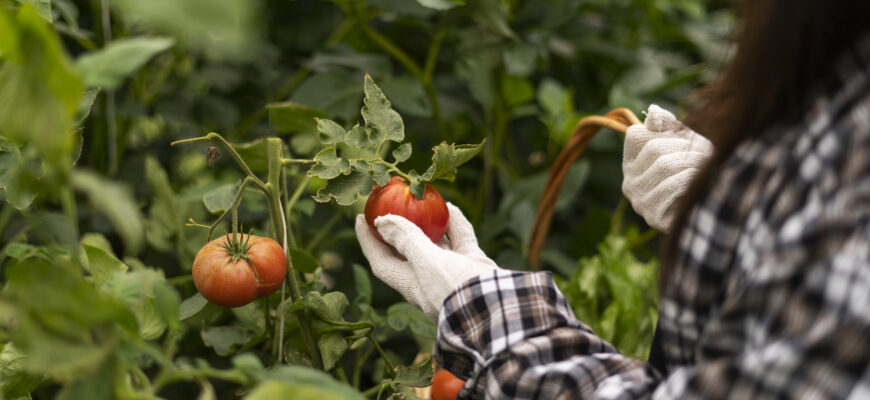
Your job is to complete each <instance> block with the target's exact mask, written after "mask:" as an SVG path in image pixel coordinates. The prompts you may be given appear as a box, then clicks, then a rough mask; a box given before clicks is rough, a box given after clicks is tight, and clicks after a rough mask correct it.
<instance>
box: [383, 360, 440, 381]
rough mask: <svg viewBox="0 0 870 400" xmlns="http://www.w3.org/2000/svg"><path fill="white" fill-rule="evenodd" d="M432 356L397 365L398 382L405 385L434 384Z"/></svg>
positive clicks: (395, 379)
mask: <svg viewBox="0 0 870 400" xmlns="http://www.w3.org/2000/svg"><path fill="white" fill-rule="evenodd" d="M432 375H433V372H432V357H425V358H424V359H423V360H421V361H420V362H418V363H416V364H414V365H411V366H407V367H406V366H404V365H400V366H398V367H396V377H395V378H394V379H393V380H394V381H396V382H399V383H401V384H402V385H405V386H413V387H424V386H429V385H431V384H432Z"/></svg>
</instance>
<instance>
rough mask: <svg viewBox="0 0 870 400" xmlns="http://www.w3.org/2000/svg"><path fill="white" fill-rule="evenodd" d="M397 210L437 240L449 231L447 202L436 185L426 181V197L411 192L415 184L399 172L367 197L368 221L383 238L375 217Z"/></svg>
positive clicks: (394, 213) (394, 212) (395, 212)
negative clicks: (400, 175) (410, 183)
mask: <svg viewBox="0 0 870 400" xmlns="http://www.w3.org/2000/svg"><path fill="white" fill-rule="evenodd" d="M387 214H393V215H399V216H402V217H405V218H407V219H408V220H409V221H411V222H413V223H414V224H416V225H417V226H419V227H420V229H422V230H423V233H425V234H426V236H428V237H429V239H431V240H432V241H433V242H438V240H440V239H441V237H442V236H444V233H445V232H447V217H448V215H449V211H447V203H445V202H444V198H442V197H441V194H440V193H438V191H437V190H435V187H434V186H432V185H430V184H428V183H427V184H426V190H424V191H423V200H420V199H418V198H417V197H415V196H414V195H413V194H412V193H411V187H410V186H408V183H407V182H405V180H404V179H402V178H401V177H398V176H394V177H392V178H390V181H389V182H387V184H386V185H384V186H377V187H375V188H374V190H372V194H371V195H370V196H369V199H368V201H366V208H365V216H366V222H368V224H369V226H370V227H372V229H374V230H375V234H376V235H377V236H378V238H379V239H382V238H381V235H380V234H378V232H377V229H375V218H377V217H380V216H382V215H387Z"/></svg>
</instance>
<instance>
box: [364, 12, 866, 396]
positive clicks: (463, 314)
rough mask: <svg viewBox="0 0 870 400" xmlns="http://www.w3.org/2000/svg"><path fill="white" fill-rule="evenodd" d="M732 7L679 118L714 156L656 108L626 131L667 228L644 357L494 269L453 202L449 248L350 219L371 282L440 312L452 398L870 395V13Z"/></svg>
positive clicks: (629, 178) (402, 223) (542, 280)
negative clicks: (725, 36)
mask: <svg viewBox="0 0 870 400" xmlns="http://www.w3.org/2000/svg"><path fill="white" fill-rule="evenodd" d="M740 12H741V21H742V24H741V30H740V33H739V37H738V46H737V53H736V54H735V56H734V59H733V60H732V61H731V63H730V65H729V67H728V68H727V69H726V70H725V71H724V74H723V76H722V78H721V79H719V80H718V82H717V83H716V84H714V85H713V86H711V87H710V88H709V89H708V90H706V91H705V92H703V97H704V99H705V101H706V102H705V103H704V104H703V105H701V106H700V107H699V108H697V109H696V110H695V111H694V112H693V114H692V115H691V116H690V118H689V120H688V121H689V124H690V125H691V126H692V127H694V128H696V129H698V130H699V131H700V132H704V133H705V135H707V137H709V139H710V141H711V142H712V145H710V144H707V143H706V142H705V140H704V139H703V138H701V137H700V136H698V135H697V134H695V133H694V132H692V131H691V130H689V129H688V128H685V127H684V126H683V125H682V124H681V123H680V122H679V121H677V120H676V119H674V118H673V116H672V115H670V114H669V113H667V112H665V111H664V110H661V109H659V108H657V107H651V109H650V113H649V116H648V117H647V120H646V122H645V124H644V125H643V126H641V125H636V126H633V127H631V129H629V132H628V133H627V135H626V142H625V159H624V164H623V172H624V175H625V180H624V183H623V191H624V192H625V194H626V196H627V197H628V198H629V200H630V201H631V202H632V205H633V206H634V208H635V209H636V210H637V211H638V213H639V214H641V215H643V216H644V217H645V218H646V219H647V221H648V222H650V224H651V225H653V226H656V227H658V228H659V229H662V230H665V231H670V232H671V235H670V236H669V238H668V240H667V242H668V245H667V246H666V249H665V254H663V258H662V260H663V262H662V274H661V276H660V282H659V284H660V297H661V300H660V306H659V324H658V328H657V334H656V339H655V343H654V346H653V351H652V353H651V362H652V363H646V362H643V361H640V360H635V359H631V358H628V357H625V356H623V355H621V354H619V353H618V352H617V351H616V350H615V349H614V348H613V347H612V346H611V345H609V344H608V343H606V342H604V341H603V340H601V339H600V338H598V337H597V336H595V334H594V332H592V331H591V330H590V329H589V328H588V327H587V326H586V325H584V324H583V323H582V322H580V321H578V320H577V319H576V318H575V317H574V315H573V313H572V312H571V310H570V308H569V307H568V306H567V304H566V303H565V300H564V298H563V297H562V295H561V293H559V291H558V289H557V288H556V286H555V285H554V284H553V282H552V279H551V277H550V275H549V274H548V273H520V272H512V271H507V270H501V269H498V267H497V266H496V265H495V263H493V262H492V261H491V260H490V259H489V258H487V257H486V255H484V254H483V252H482V251H480V249H479V248H478V246H477V241H476V239H475V237H474V233H473V231H472V229H471V226H470V224H468V222H467V220H465V218H464V217H462V214H461V212H460V211H459V210H458V209H456V208H455V207H453V206H451V207H450V212H451V214H450V227H449V229H448V236H449V238H450V243H449V245H447V246H446V248H444V247H439V246H436V245H434V244H432V243H431V242H429V241H428V239H427V238H426V237H425V236H424V235H423V234H422V232H420V231H419V229H417V228H416V226H414V225H413V224H411V223H410V222H408V221H407V220H405V219H403V218H401V217H397V216H384V217H381V218H378V219H377V220H376V221H375V225H376V227H377V229H378V232H380V234H381V235H382V236H383V238H384V240H385V241H386V242H388V243H389V244H391V245H392V246H393V247H394V248H395V249H396V250H395V251H393V250H392V249H391V248H390V247H389V246H386V245H384V244H383V243H380V242H378V241H377V240H375V239H374V237H373V236H372V232H371V231H370V228H368V227H367V225H366V224H365V221H364V220H363V219H362V218H359V219H358V223H357V235H358V237H359V240H360V245H361V246H362V248H363V251H364V253H365V255H366V257H367V258H368V260H369V262H370V263H371V266H372V269H373V271H374V273H375V274H376V275H377V276H378V277H379V278H380V279H382V280H384V281H385V282H386V283H388V284H390V285H391V286H393V287H394V288H395V289H397V290H398V291H399V292H400V293H402V294H403V295H404V296H405V297H406V298H407V299H408V300H409V301H411V302H412V303H414V304H416V305H417V306H419V307H421V308H422V309H423V310H424V311H425V312H426V313H427V314H428V315H429V316H430V317H433V318H435V317H437V319H438V339H437V342H436V348H435V357H436V359H437V360H438V362H439V363H440V364H441V365H443V366H444V367H445V368H447V369H448V370H450V371H452V372H453V373H455V374H456V375H457V376H459V377H461V378H465V379H467V383H466V385H465V388H464V389H463V392H462V393H461V394H462V395H466V396H475V397H481V398H483V397H485V398H521V399H526V398H528V399H531V398H543V399H550V398H594V399H639V398H654V399H672V398H735V399H750V398H776V399H783V398H806V399H810V398H811V399H845V398H854V399H860V398H870V369H868V366H870V36H868V31H870V23H868V21H870V2H867V1H866V0H848V1H839V2H830V1H825V0H806V1H785V0H778V1H777V0H747V1H744V2H743V4H742V7H741V9H740ZM712 148H715V151H714V152H713V151H711V150H712ZM711 152H712V155H708V154H710V153H711ZM396 252H398V253H399V254H396Z"/></svg>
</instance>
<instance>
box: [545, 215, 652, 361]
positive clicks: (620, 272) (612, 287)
mask: <svg viewBox="0 0 870 400" xmlns="http://www.w3.org/2000/svg"><path fill="white" fill-rule="evenodd" d="M635 232H636V230H635ZM632 239H637V235H636V234H629V235H627V236H622V235H615V234H611V235H608V236H607V237H605V238H604V241H603V242H601V244H599V245H598V254H596V255H594V256H590V257H583V258H581V259H580V260H579V261H578V262H577V269H576V270H575V272H574V273H573V274H572V275H571V276H570V277H569V278H567V279H564V278H563V279H557V284H558V286H559V289H560V290H561V291H562V293H563V294H564V295H565V298H566V300H567V301H568V304H570V305H571V308H572V309H573V310H574V314H575V315H576V316H577V318H578V319H579V320H581V321H583V322H585V323H586V324H588V325H589V327H591V328H592V329H593V330H594V331H595V333H596V334H598V335H599V336H600V337H601V338H602V339H604V340H606V341H608V342H609V343H611V344H613V345H614V346H615V347H616V348H617V349H618V350H619V351H620V352H621V353H622V354H625V355H627V356H629V357H634V358H639V359H644V360H645V359H646V358H647V356H648V355H649V348H650V344H651V343H652V337H653V332H654V331H655V326H656V321H657V320H658V297H657V294H656V292H657V289H656V288H657V286H656V282H657V281H658V280H657V279H656V278H657V273H658V262H657V261H656V260H655V259H652V260H649V261H640V260H638V258H637V256H636V255H635V254H634V253H633V252H632V244H633V243H632V241H633V240H632ZM634 245H637V243H634Z"/></svg>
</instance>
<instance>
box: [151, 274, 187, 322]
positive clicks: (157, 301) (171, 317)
mask: <svg viewBox="0 0 870 400" xmlns="http://www.w3.org/2000/svg"><path fill="white" fill-rule="evenodd" d="M180 305H181V296H180V295H179V294H178V291H176V290H175V288H174V287H172V285H170V284H169V282H166V281H160V282H156V283H155V284H154V307H155V309H156V310H157V314H158V315H159V316H160V318H161V319H162V320H163V322H164V323H165V324H166V325H167V326H169V329H172V330H177V329H178V328H179V326H180V324H179V321H180V320H181V319H180V318H179V307H180Z"/></svg>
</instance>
